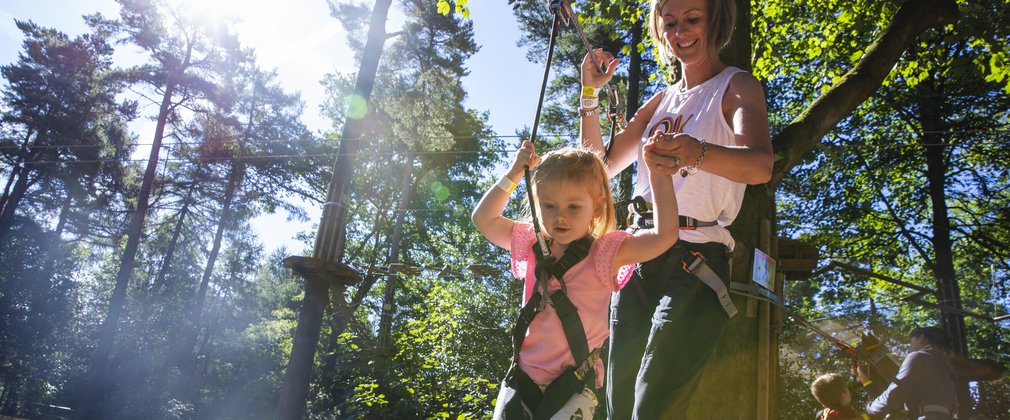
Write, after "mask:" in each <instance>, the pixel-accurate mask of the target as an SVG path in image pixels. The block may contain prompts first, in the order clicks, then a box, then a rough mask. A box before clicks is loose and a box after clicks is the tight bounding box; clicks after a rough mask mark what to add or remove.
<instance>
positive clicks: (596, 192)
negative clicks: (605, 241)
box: [531, 147, 617, 238]
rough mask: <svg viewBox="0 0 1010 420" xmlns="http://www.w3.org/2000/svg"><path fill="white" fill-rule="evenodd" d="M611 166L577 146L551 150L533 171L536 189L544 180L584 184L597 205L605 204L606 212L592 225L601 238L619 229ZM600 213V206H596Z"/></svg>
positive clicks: (593, 232) (595, 219)
mask: <svg viewBox="0 0 1010 420" xmlns="http://www.w3.org/2000/svg"><path fill="white" fill-rule="evenodd" d="M608 180H609V178H607V169H606V168H605V167H604V166H603V162H602V161H601V160H600V158H599V157H598V156H596V154H594V153H593V152H590V151H589V150H586V149H583V148H576V147H565V148H562V149H558V150H553V151H551V152H548V153H547V154H545V155H544V156H543V159H542V160H541V161H540V164H539V165H537V167H536V169H534V170H533V173H532V179H531V181H532V182H533V185H534V191H536V186H537V185H540V184H542V183H544V182H554V181H569V182H572V183H577V184H580V185H583V186H584V187H585V188H586V191H587V192H588V193H589V195H590V196H591V197H593V199H594V200H596V201H595V202H594V203H593V205H594V206H597V205H599V206H602V213H601V214H600V216H599V217H594V218H593V222H592V224H590V226H589V234H590V235H592V236H593V237H594V238H599V237H601V236H603V235H606V234H607V233H609V232H612V231H614V230H616V229H617V216H616V212H615V211H614V197H613V196H612V195H611V194H610V183H609V181H608ZM593 212H594V213H595V212H596V208H595V207H594V208H593Z"/></svg>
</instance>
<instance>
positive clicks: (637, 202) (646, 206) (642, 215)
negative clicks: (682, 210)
mask: <svg viewBox="0 0 1010 420" xmlns="http://www.w3.org/2000/svg"><path fill="white" fill-rule="evenodd" d="M632 215H634V217H632ZM678 218H679V219H680V229H681V230H695V229H697V228H700V227H708V226H715V225H718V224H719V222H717V221H711V222H706V221H702V220H698V219H695V218H693V217H688V216H678ZM628 226H635V227H637V228H639V229H650V228H652V227H654V226H655V224H654V223H653V221H652V203H650V202H648V201H645V198H643V197H642V196H637V197H635V198H634V199H632V200H631V202H630V203H629V204H628Z"/></svg>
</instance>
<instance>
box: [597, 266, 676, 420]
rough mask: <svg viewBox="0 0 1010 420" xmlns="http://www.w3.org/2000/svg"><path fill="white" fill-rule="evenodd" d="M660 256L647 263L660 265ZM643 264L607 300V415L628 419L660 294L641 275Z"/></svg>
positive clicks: (633, 403) (632, 406) (609, 417)
mask: <svg viewBox="0 0 1010 420" xmlns="http://www.w3.org/2000/svg"><path fill="white" fill-rule="evenodd" d="M665 260H666V259H665V256H663V255H661V256H659V257H658V258H656V259H655V260H652V261H649V262H647V263H645V264H643V265H642V266H645V265H648V264H662V263H663V262H664V261H665ZM642 266H640V267H639V268H637V269H636V270H635V273H634V275H633V276H632V278H631V280H630V281H629V282H628V284H627V285H626V286H624V289H622V290H621V291H619V292H617V293H614V295H613V297H612V298H611V300H610V347H609V349H608V350H609V351H608V356H607V381H606V382H607V384H606V387H607V418H608V419H611V420H615V419H627V418H631V411H632V409H633V408H634V405H635V375H636V374H637V373H638V369H639V366H640V365H641V363H642V355H643V354H644V353H645V344H646V342H647V340H648V338H649V329H650V327H651V326H652V313H653V311H654V309H655V307H656V304H657V303H658V302H659V293H658V291H657V290H656V289H655V288H654V287H649V286H650V281H649V279H646V278H643V277H642V276H641V274H642Z"/></svg>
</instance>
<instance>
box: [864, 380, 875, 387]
mask: <svg viewBox="0 0 1010 420" xmlns="http://www.w3.org/2000/svg"><path fill="white" fill-rule="evenodd" d="M870 385H873V379H867V380H866V382H863V386H864V387H867V386H870Z"/></svg>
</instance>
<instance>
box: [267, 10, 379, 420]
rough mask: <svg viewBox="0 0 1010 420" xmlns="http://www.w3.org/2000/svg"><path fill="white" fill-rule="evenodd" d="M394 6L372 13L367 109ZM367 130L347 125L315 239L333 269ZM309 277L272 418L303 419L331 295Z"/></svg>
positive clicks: (365, 70)
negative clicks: (320, 332)
mask: <svg viewBox="0 0 1010 420" xmlns="http://www.w3.org/2000/svg"><path fill="white" fill-rule="evenodd" d="M391 4H392V0H376V2H375V6H374V7H373V8H372V15H371V19H370V22H369V28H368V39H367V41H366V42H365V50H364V52H363V53H362V58H361V68H360V69H359V70H358V77H357V80H356V82H355V85H354V94H355V95H358V96H360V97H361V98H362V99H363V100H364V103H366V104H368V103H369V102H370V101H371V97H372V88H373V87H374V86H375V74H376V72H377V70H378V68H379V58H380V57H381V56H382V50H383V44H384V43H385V41H386V16H387V15H388V14H389V6H390V5H391ZM363 125H364V119H363V118H358V119H354V118H348V119H347V121H345V122H344V128H343V131H342V133H341V137H340V146H339V147H338V148H337V160H336V162H334V165H333V177H332V178H331V179H330V183H329V185H328V188H327V193H326V204H325V205H324V206H323V215H322V218H321V220H320V222H319V230H318V232H317V233H316V243H315V246H314V247H313V252H312V255H313V258H314V259H317V260H321V261H324V262H332V263H337V262H339V261H340V260H341V259H343V252H344V242H345V238H344V236H345V230H344V225H345V223H346V220H347V205H348V204H349V203H346V202H345V201H346V199H347V197H349V194H347V189H348V188H350V184H351V182H350V181H351V175H352V171H353V169H354V160H355V159H354V156H355V154H357V150H358V144H359V142H360V141H361V139H360V137H361V133H362V132H363ZM311 277H312V276H309V277H306V278H305V298H304V299H303V300H302V309H301V311H300V312H299V314H298V326H297V328H296V329H295V334H294V335H295V337H294V344H293V346H292V348H291V356H290V357H289V359H288V366H287V372H285V375H284V385H283V386H282V388H281V394H280V398H279V400H278V403H277V409H276V411H275V412H274V418H277V419H281V420H295V419H300V418H302V417H304V415H305V403H306V399H307V398H308V394H309V380H310V379H311V375H312V362H313V359H314V357H315V353H316V345H317V344H318V342H319V330H320V328H321V327H322V317H323V309H324V308H325V307H326V304H327V303H328V302H327V300H328V295H327V294H328V293H329V292H331V291H330V290H329V289H330V284H326V283H324V282H323V281H322V280H321V279H318V278H311ZM333 280H336V279H333ZM334 283H335V282H334ZM334 287H335V290H333V291H332V293H333V294H334V295H337V296H340V297H341V299H342V296H343V292H344V290H343V286H342V285H336V284H334ZM334 304H337V303H334ZM339 333H340V331H333V334H339Z"/></svg>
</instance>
